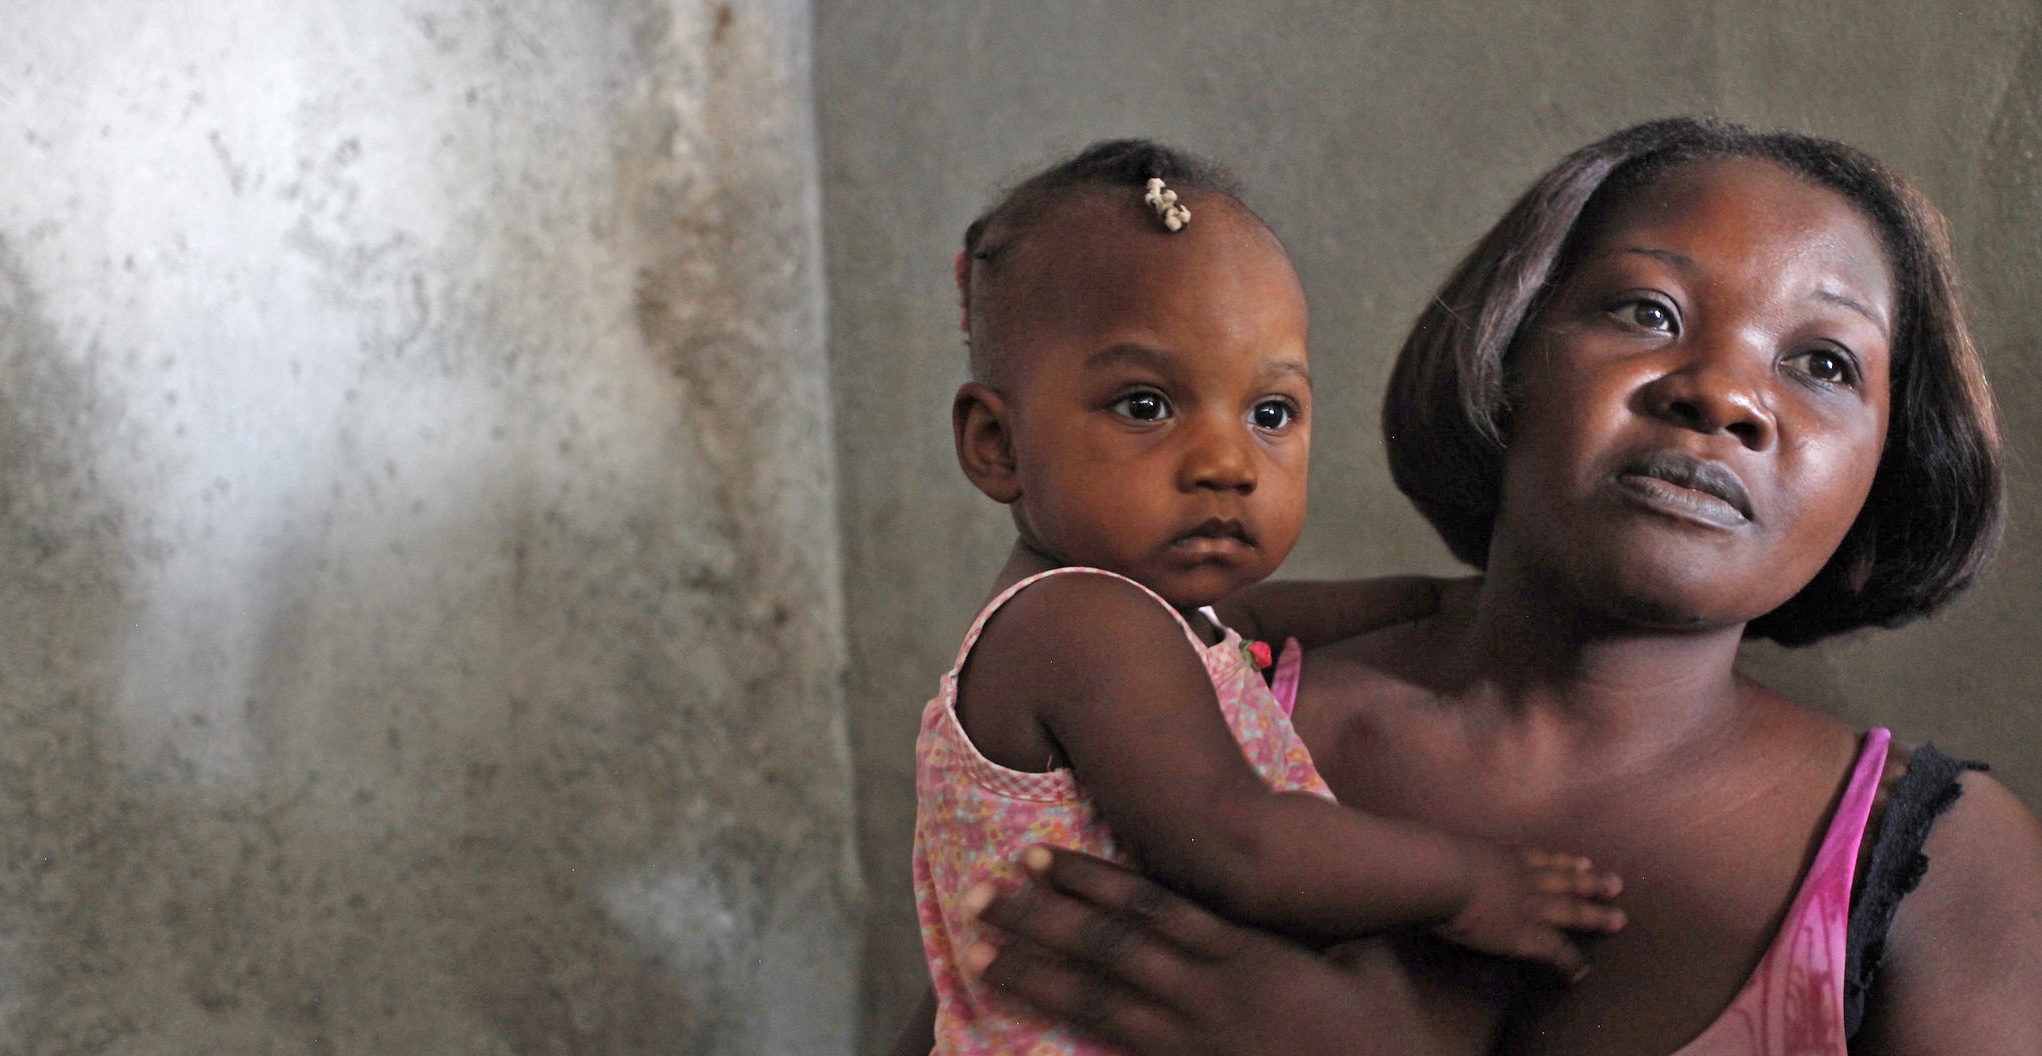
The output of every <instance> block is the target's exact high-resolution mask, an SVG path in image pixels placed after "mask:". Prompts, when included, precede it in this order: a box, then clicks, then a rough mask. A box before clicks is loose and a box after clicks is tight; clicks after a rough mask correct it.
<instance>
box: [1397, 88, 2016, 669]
mask: <svg viewBox="0 0 2042 1056" xmlns="http://www.w3.org/2000/svg"><path fill="white" fill-rule="evenodd" d="M1713 158H1756V159H1762V160H1765V161H1769V162H1772V163H1774V164H1777V165H1780V166H1782V167H1784V168H1786V169H1788V170H1789V171H1792V172H1795V173H1797V174H1799V175H1800V176H1802V177H1803V178H1805V179H1808V180H1809V181H1811V182H1813V183H1815V184H1817V185H1819V186H1822V187H1826V188H1828V189H1830V190H1832V191H1835V192H1836V193H1838V194H1840V195H1842V196H1843V197H1844V198H1846V199H1848V200H1849V201H1850V202H1851V203H1852V204H1853V205H1855V206H1856V207H1857V208H1858V209H1859V210H1860V211H1861V212H1862V213H1863V214H1864V215H1865V216H1866V217H1867V218H1869V219H1870V220H1871V221H1872V223H1873V224H1874V225H1875V226H1876V227H1877V229H1878V231H1879V235H1880V239H1881V242H1882V243H1883V245H1884V248H1885V250H1886V254H1887V256H1888V258H1889V263H1890V264H1891V265H1892V269H1893V275H1894V281H1895V283H1896V290H1895V319H1894V327H1893V343H1892V347H1893V358H1892V370H1891V375H1892V387H1891V393H1892V397H1891V412H1890V415H1889V418H1888V424H1887V433H1886V446H1885V451H1884V453H1883V455H1882V456H1881V458H1880V462H1879V468H1878V472H1877V475H1876V476H1875V477H1874V479H1873V481H1872V488H1871V492H1870V494H1869V495H1868V496H1867V497H1866V499H1865V505H1864V508H1863V509H1862V510H1861V511H1860V512H1859V514H1858V517H1857V521H1856V522H1855V523H1853V524H1852V525H1851V528H1850V531H1849V532H1848V533H1847V534H1846V535H1845V536H1844V539H1843V542H1842V543H1841V544H1840V545H1839V546H1838V547H1837V550H1836V553H1835V554H1834V555H1832V556H1831V558H1830V560H1829V563H1828V564H1827V565H1825V566H1824V567H1823V568H1822V570H1821V571H1820V572H1818V573H1817V574H1816V576H1815V578H1814V579H1813V580H1812V581H1810V582H1809V583H1808V585H1807V586H1806V587H1804V588H1802V590H1801V592H1800V593H1798V594H1796V595H1795V596H1794V597H1793V598H1791V599H1789V600H1788V601H1787V602H1786V603H1785V604H1784V605H1781V606H1780V607H1779V608H1777V609H1775V610H1773V611H1772V612H1770V613H1767V614H1766V615H1764V616H1761V617H1759V618H1758V619H1756V620H1753V621H1752V622H1751V624H1750V625H1749V626H1748V627H1746V629H1745V633H1746V634H1749V635H1753V636H1757V637H1764V638H1771V639H1774V640H1775V641H1778V642H1780V643H1781V644H1783V645H1800V644H1803V643H1806V642H1812V641H1815V640H1817V639H1820V638H1823V637H1827V636H1829V635H1832V634H1838V633H1841V632H1843V631H1848V630H1854V629H1856V628H1859V627H1866V626H1872V625H1878V626H1883V627H1891V626H1896V625H1898V624H1901V623H1905V622H1907V621H1909V620H1912V619H1915V618H1916V617H1919V616H1924V615H1927V614H1928V613H1930V612H1933V611H1934V610H1935V609H1936V608H1938V607H1939V606H1941V605H1942V604H1943V603H1944V602H1946V601H1948V600H1950V599H1951V598H1952V597H1954V596H1955V595H1956V594H1957V593H1958V592H1960V591H1962V590H1963V589H1964V588H1965V587H1966V586H1969V585H1970V583H1971V581H1972V580H1973V579H1974V578H1975V577H1976V576H1977V575H1978V573H1979V572H1980V570H1981V569H1983V567H1984V566H1985V564H1986V563H1987V561H1989V560H1990V559H1991V557H1992V553H1993V551H1994V549H1995V548H1996V547H1997V545H1998V541H1999V533H2000V523H2001V516H2002V509H2001V507H2002V488H2003V484H2002V479H2001V468H2000V437H1999V423H1998V419H1997V416H1996V413H1995V411H1994V409H1993V403H1992V394H1991V391H1990V389H1989V388H1988V386H1987V384H1986V381H1985V374H1984V371H1983V370H1982V368H1981V366H1980V363H1979V356H1978V350H1977V348H1976V347H1975V346H1974V345H1973V344H1972V341H1971V333H1970V331H1969V329H1968V328H1967V326H1966V324H1965V321H1964V310H1963V305H1962V304H1961V301H1960V298H1959V295H1958V289H1957V274H1956V267H1955V265H1954V264H1953V263H1952V261H1951V256H1950V246H1949V236H1948V233H1947V231H1946V229H1945V224H1944V221H1943V217H1942V214H1941V213H1939V212H1937V211H1936V208H1935V207H1934V206H1933V205H1930V204H1929V202H1928V201H1927V200H1926V199H1925V198H1923V197H1922V196H1921V194H1920V193H1919V192H1917V191H1916V190H1915V189H1914V188H1913V187H1911V186H1909V185H1908V183H1907V182H1906V181H1905V180H1903V179H1901V178H1900V177H1899V176H1897V175H1895V174H1894V173H1892V172H1890V171H1888V170H1887V169H1886V168H1885V166H1883V165H1881V164H1879V162H1877V161H1875V160H1873V159H1872V158H1871V157H1869V156H1867V155H1865V154H1864V153H1862V152H1860V151H1857V150H1854V149H1852V148H1850V147H1847V146H1844V145H1843V144H1841V143H1835V142H1832V141H1829V140H1826V139H1818V138H1815V137H1813V136H1806V135H1801V134H1798V133H1793V132H1757V131H1753V130H1752V129H1749V128H1745V127H1742V126H1739V125H1733V124H1728V123H1724V122H1721V121H1717V120H1714V119H1710V118H1697V117H1679V118H1670V119H1666V120H1661V121H1652V122H1647V123H1645V124H1642V125H1636V126H1633V127H1631V128H1627V129H1624V130H1622V131H1620V132H1617V133H1615V134H1614V135H1611V136H1609V137H1608V138H1605V139H1603V140H1601V141H1600V142H1597V143H1592V144H1590V145H1588V146H1586V147H1583V148H1582V149H1580V150H1578V151H1575V152H1574V153H1573V154H1570V155H1568V156H1567V157H1566V158H1565V159H1563V160H1562V161H1561V162H1560V163H1559V164H1558V165H1556V166H1554V168H1553V169H1552V170H1551V171H1549V172H1547V173H1546V174H1545V175H1544V176H1542V177H1540V178H1539V180H1538V182H1537V183H1535V184H1533V185H1532V188H1531V190H1529V191H1527V192H1525V194H1524V196H1523V197H1521V198H1519V199H1518V200H1517V202H1516V204H1514V205H1512V206H1511V207H1510V211H1509V212H1507V213H1505V214H1504V216H1503V219H1502V220H1500V221H1498V222H1497V224H1496V226H1495V227H1493V228H1490V229H1489V232H1488V234H1486V235H1484V236H1482V240H1481V241H1480V242H1479V243H1477V244H1476V246H1475V248H1474V250H1473V251H1471V252H1470V253H1469V254H1468V255H1467V257H1466V258H1465V259H1463V260H1462V261H1461V263H1460V265H1459V266H1458V267H1456V268H1455V269H1454V271H1453V274H1452V275H1450V276H1449V277H1448V278H1447V280H1446V284H1445V285H1444V286H1442V287H1441V288H1440V290H1439V293H1438V294H1437V295H1436V296H1435V297H1434V298H1433V300H1432V302H1431V303H1430V304H1429V305H1427V306H1426V308H1425V310H1424V311H1423V312H1422V313H1420V314H1419V316H1418V320H1417V322H1416V323H1415V324H1414V325H1413V326H1412V328H1411V334H1410V336H1409V337H1408V338H1406V339H1405V342H1404V348H1403V351H1402V352H1401V353H1400V354H1399V355H1398V357H1397V365H1396V368H1395V370H1394V371H1393V373H1392V374H1391V377H1390V384H1389V390H1388V392H1387V394H1386V395H1385V396H1384V399H1383V434H1384V440H1385V442H1386V443H1387V445H1388V447H1389V456H1390V472H1391V474H1392V476H1394V477H1395V479H1396V482H1397V487H1398V488H1399V489H1401V490H1402V491H1403V492H1404V494H1405V495H1407V496H1409V497H1410V499H1411V501H1412V502H1413V503H1414V504H1416V505H1417V507H1418V509H1419V512H1421V513H1423V514H1424V515H1425V517H1426V519H1427V520H1429V521H1431V522H1432V526H1433V529H1434V530H1436V531H1437V532H1439V534H1440V537H1441V538H1443V539H1444V540H1445V541H1446V544H1447V548H1448V549H1450V550H1452V551H1453V554H1454V556H1455V557H1457V558H1459V559H1461V560H1462V561H1465V562H1467V563H1469V564H1471V565H1474V566H1476V567H1482V566H1483V565H1485V564H1486V562H1487V559H1488V552H1489V535H1490V531H1491V529H1492V528H1493V527H1494V525H1495V522H1496V513H1497V503H1498V501H1499V496H1500V492H1501V484H1502V471H1503V454H1504V449H1505V448H1506V447H1507V446H1508V443H1509V438H1510V421H1511V406H1510V396H1511V391H1512V385H1511V383H1510V378H1509V375H1510V372H1511V370H1512V360H1513V357H1514V355H1515V353H1516V351H1517V349H1518V346H1519V344H1520V342H1521V341H1522V340H1523V338H1524V335H1525V333H1526V331H1527V328H1528V326H1529V324H1530V323H1531V322H1532V320H1533V319H1534V318H1535V317H1536V315H1537V314H1538V312H1539V311H1540V310H1541V308H1543V306H1544V302H1545V298H1546V297H1547V296H1548V295H1549V294H1550V293H1551V292H1552V291H1554V290H1556V289H1558V288H1559V286H1560V285H1561V284H1562V283H1564V282H1565V281H1566V279H1567V278H1568V273H1569V272H1570V270H1571V267H1572V264H1573V257H1574V256H1575V255H1576V254H1578V252H1579V251H1580V248H1581V247H1579V246H1578V245H1577V244H1576V243H1577V242H1579V241H1580V240H1582V239H1584V238H1585V237H1586V234H1585V232H1588V231H1590V230H1592V228H1593V227H1594V225H1595V223H1596V221H1597V220H1598V218H1599V217H1600V216H1601V215H1602V214H1603V213H1604V212H1606V211H1607V210H1608V209H1609V208H1610V206H1611V205H1612V203H1614V202H1615V201H1616V200H1617V199H1618V198H1619V197H1620V196H1622V195H1623V194H1624V193H1625V192H1626V191H1629V190H1633V189H1636V188H1638V187H1641V186H1644V185H1646V184H1648V183H1651V182H1652V181H1653V180H1655V179H1657V178H1659V177H1661V176H1664V175H1665V174H1666V173H1667V172H1668V171H1670V170H1672V169H1674V168H1677V167H1680V166H1682V165H1686V164H1688V163H1691V162H1695V161H1702V160H1707V159H1713Z"/></svg>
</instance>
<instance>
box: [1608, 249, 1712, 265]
mask: <svg viewBox="0 0 2042 1056" xmlns="http://www.w3.org/2000/svg"><path fill="white" fill-rule="evenodd" d="M1620 253H1636V254H1638V255H1639V256H1644V257H1651V258H1652V259H1654V260H1663V261H1665V262H1666V263H1668V264H1671V265H1673V266H1674V267H1676V268H1680V269H1681V270H1683V271H1693V270H1694V266H1695V261H1694V258H1693V257H1690V256H1688V255H1687V254H1685V253H1675V252H1674V251H1673V250H1670V249H1654V248H1652V247H1651V246H1623V247H1620V248H1618V249H1613V250H1610V251H1609V252H1608V253H1605V254H1603V256H1616V255H1618V254H1620Z"/></svg>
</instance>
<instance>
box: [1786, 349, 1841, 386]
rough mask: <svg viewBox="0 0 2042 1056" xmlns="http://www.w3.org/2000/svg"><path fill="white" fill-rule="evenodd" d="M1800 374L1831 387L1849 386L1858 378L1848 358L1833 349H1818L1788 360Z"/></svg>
mask: <svg viewBox="0 0 2042 1056" xmlns="http://www.w3.org/2000/svg"><path fill="white" fill-rule="evenodd" d="M1788 362H1789V363H1791V364H1793V365H1794V366H1795V369H1797V370H1799V371H1800V372H1801V373H1803V374H1806V375H1808V376H1809V377H1811V378H1814V379H1815V380H1816V381H1822V382H1828V383H1829V384H1831V385H1849V384H1851V383H1852V382H1855V381H1856V380H1857V378H1858V372H1857V369H1856V368H1855V367H1853V366H1852V365H1851V360H1850V357H1849V356H1846V355H1844V354H1843V353H1841V352H1837V351H1835V350H1833V349H1827V348H1818V349H1814V350H1812V351H1808V352H1803V353H1801V354H1800V355H1797V356H1795V357H1793V358H1792V359H1790V360H1788Z"/></svg>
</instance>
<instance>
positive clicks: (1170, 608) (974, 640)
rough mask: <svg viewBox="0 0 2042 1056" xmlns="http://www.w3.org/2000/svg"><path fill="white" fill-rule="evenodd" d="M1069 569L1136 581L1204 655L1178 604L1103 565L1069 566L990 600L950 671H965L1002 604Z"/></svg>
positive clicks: (1031, 578) (1034, 577)
mask: <svg viewBox="0 0 2042 1056" xmlns="http://www.w3.org/2000/svg"><path fill="white" fill-rule="evenodd" d="M1067 572H1083V573H1088V574H1091V575H1095V576H1106V577H1108V578H1110V579H1117V580H1120V581H1121V582H1123V583H1128V584H1132V585H1133V586H1134V588H1135V589H1136V590H1139V591H1141V592H1142V593H1144V594H1147V595H1148V596H1149V597H1150V598H1152V599H1154V600H1155V602H1156V604H1158V605H1161V606H1162V607H1163V611H1164V612H1167V613H1169V614H1170V618H1171V619H1173V620H1176V621H1177V626H1178V627H1179V628H1181V629H1182V630H1183V631H1184V637H1185V638H1186V639H1187V640H1189V641H1190V642H1191V647H1192V648H1193V649H1194V650H1197V651H1198V653H1199V654H1200V655H1204V653H1205V649H1206V645H1205V641H1204V640H1203V639H1201V638H1200V637H1199V636H1198V632H1197V631H1195V630H1192V628H1191V622H1190V621H1189V620H1186V619H1185V618H1184V614H1183V613H1181V612H1178V611H1177V607H1176V606H1174V605H1172V604H1170V603H1169V602H1167V601H1164V600H1163V596H1162V595H1161V594H1158V593H1156V592H1155V591H1153V590H1150V589H1149V588H1147V587H1145V586H1142V585H1141V584H1140V583H1137V582H1135V581H1134V580H1132V579H1129V578H1128V577H1126V576H1123V575H1121V574H1120V573H1118V572H1109V571H1107V570H1106V569H1103V568H1092V567H1089V566H1086V565H1066V566H1064V567H1062V568H1052V569H1050V570H1048V571H1046V572H1037V573H1036V574H1034V575H1032V576H1029V577H1028V578H1026V579H1023V580H1022V581H1021V582H1019V583H1016V584H1014V585H1013V586H1011V587H1008V588H1007V589H1005V590H1003V591H1001V592H1000V593H999V594H998V595H997V596H995V597H994V598H993V600H991V601H989V602H986V607H985V608H983V609H980V610H979V613H978V618H977V619H975V620H973V621H971V630H970V631H968V632H966V633H965V635H964V643H963V644H962V645H959V646H958V647H957V660H956V662H955V663H952V664H951V665H950V674H951V675H952V676H955V675H956V674H957V673H958V672H959V671H962V670H964V661H965V658H966V657H969V656H970V655H971V647H972V646H974V645H977V644H978V636H979V635H980V634H983V633H985V629H986V621H988V620H990V619H992V618H993V613H995V612H998V611H1000V606H1002V605H1005V604H1006V603H1007V602H1008V601H1009V600H1010V599H1012V598H1013V597H1014V595H1016V594H1019V593H1021V592H1022V591H1023V590H1026V589H1027V588H1029V587H1031V586H1034V585H1035V584H1037V583H1039V582H1041V581H1043V580H1045V579H1048V578H1049V577H1051V576H1060V575H1063V574H1065V573H1067Z"/></svg>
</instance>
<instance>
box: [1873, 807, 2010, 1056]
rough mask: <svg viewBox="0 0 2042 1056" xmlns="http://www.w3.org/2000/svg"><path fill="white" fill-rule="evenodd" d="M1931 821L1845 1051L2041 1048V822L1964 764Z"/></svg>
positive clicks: (1991, 1051) (1983, 1050)
mask: <svg viewBox="0 0 2042 1056" xmlns="http://www.w3.org/2000/svg"><path fill="white" fill-rule="evenodd" d="M1960 787H1961V788H1962V794H1961V795H1960V796H1959V798H1958V799H1957V801H1956V802H1955V804H1954V805H1953V806H1951V808H1950V810H1949V813H1947V814H1945V815H1944V816H1943V817H1942V818H1941V820H1939V821H1937V822H1936V824H1935V827H1934V828H1933V829H1931V830H1929V835H1928V840H1927V842H1926V843H1925V844H1924V845H1923V848H1922V852H1923V854H1924V855H1925V857H1926V858H1927V860H1928V868H1927V871H1926V872H1925V873H1923V874H1922V878H1921V883H1920V886H1918V887H1917V888H1916V889H1915V890H1914V892H1913V893H1911V894H1909V895H1908V896H1907V897H1906V898H1905V899H1904V900H1902V901H1901V903H1900V907H1899V910H1898V912H1897V913H1896V914H1895V915H1894V918H1893V926H1892V929H1891V930H1890V931H1889V932H1888V933H1887V939H1886V948H1885V957H1884V959H1883V960H1882V961H1881V962H1880V964H1879V969H1878V976H1877V977H1876V979H1875V982H1874V985H1873V990H1872V993H1871V995H1870V999H1869V1000H1868V1001H1867V1003H1866V1018H1865V1026H1864V1029H1863V1030H1862V1031H1861V1033H1860V1035H1859V1042H1860V1044H1854V1045H1853V1047H1852V1051H1853V1052H1859V1051H1861V1050H1862V1051H1864V1052H1870V1053H1882V1052H1906V1053H1923V1054H1933V1053H1941V1052H1950V1053H1956V1052H1964V1053H2001V1052H2006V1053H2012V1052H2022V1053H2032V1052H2042V823H2038V822H2037V821H2036V818H2035V815H2034V813H2033V812H2032V811H2030V810H2029V809H2028V807H2027V806H2026V805H2025V804H2023V803H2022V802H2021V800H2020V798H2019V797H2017V796H2015V795H2014V793H2013V792H2012V791H2011V790H2009V789H2008V788H2007V787H2006V786H2005V785H2003V784H2001V783H2000V782H1998V781H1996V780H1994V779H1993V778H1992V777H1991V776H1989V775H1987V774H1983V773H1978V772H1970V773H1966V774H1964V775H1963V777H1962V778H1961V779H1960Z"/></svg>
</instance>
